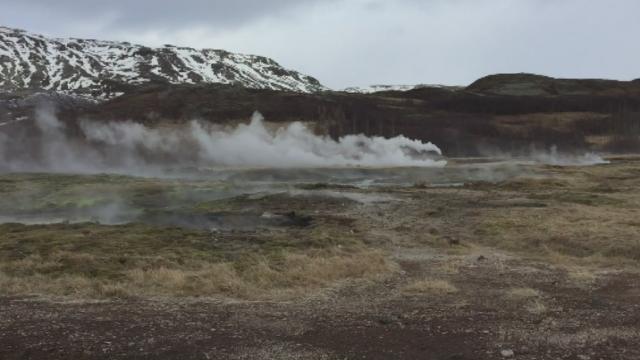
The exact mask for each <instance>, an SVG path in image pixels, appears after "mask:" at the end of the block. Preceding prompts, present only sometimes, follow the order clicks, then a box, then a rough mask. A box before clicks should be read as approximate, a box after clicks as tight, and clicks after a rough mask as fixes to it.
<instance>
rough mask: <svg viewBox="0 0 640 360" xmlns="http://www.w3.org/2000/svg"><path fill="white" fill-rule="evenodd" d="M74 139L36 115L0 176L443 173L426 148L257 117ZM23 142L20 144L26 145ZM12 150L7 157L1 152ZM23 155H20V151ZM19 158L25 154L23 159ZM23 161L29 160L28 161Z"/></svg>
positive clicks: (109, 126)
mask: <svg viewBox="0 0 640 360" xmlns="http://www.w3.org/2000/svg"><path fill="white" fill-rule="evenodd" d="M78 125H79V126H78V129H76V131H75V134H74V135H70V134H71V133H74V131H71V130H70V129H67V128H66V126H65V124H64V123H62V122H60V121H59V120H58V119H57V118H56V117H55V115H54V113H53V111H51V110H46V109H43V110H40V111H38V112H37V115H36V126H37V128H38V129H39V133H40V137H39V139H38V140H37V141H36V142H35V143H34V140H33V139H29V142H30V143H29V144H27V143H24V142H16V141H13V142H11V141H7V139H0V140H2V141H0V151H1V152H0V170H3V169H4V170H5V171H6V170H7V169H8V170H9V171H56V172H85V173H86V172H89V173H95V172H118V173H128V174H153V175H156V174H159V173H161V171H162V170H163V169H167V168H177V167H215V166H238V167H279V168H286V167H336V166H338V167H339V166H367V167H392V166H421V167H434V166H435V167H441V166H444V165H445V164H446V161H444V160H434V157H439V156H440V155H441V152H440V149H439V148H438V147H437V146H435V145H433V144H432V143H429V142H427V143H423V142H421V141H418V140H411V139H408V138H406V137H404V136H397V137H394V138H383V137H366V136H364V135H348V136H345V137H342V138H340V139H338V140H333V139H331V138H329V137H327V136H318V135H315V134H314V133H313V132H312V131H311V130H309V129H308V128H307V127H305V126H304V125H303V124H302V123H299V122H294V123H291V124H290V125H288V126H286V127H281V128H279V129H277V130H273V131H271V130H269V129H267V128H266V127H265V125H264V122H263V118H262V115H260V114H259V113H257V112H256V113H254V115H253V117H252V119H251V123H250V124H248V125H245V124H240V125H238V126H237V127H235V128H224V127H221V126H216V125H210V124H205V123H201V122H198V121H192V122H190V123H189V124H188V125H186V126H174V127H157V128H148V127H146V126H144V125H142V124H139V123H134V122H131V121H125V122H95V121H89V120H82V121H80V122H79V124H78ZM25 141H26V140H25ZM8 147H9V148H11V149H8V150H7V148H8ZM20 147H22V149H21V148H20ZM20 150H24V154H21V152H20ZM27 153H28V154H27Z"/></svg>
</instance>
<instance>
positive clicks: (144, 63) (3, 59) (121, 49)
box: [0, 27, 326, 99]
mask: <svg viewBox="0 0 640 360" xmlns="http://www.w3.org/2000/svg"><path fill="white" fill-rule="evenodd" d="M149 81H161V82H170V83H176V84H178V83H180V84H183V83H188V84H195V83H223V84H238V85H242V86H245V87H249V88H258V89H274V90H288V91H296V92H316V91H321V90H325V89H326V88H325V87H324V86H322V85H321V84H320V83H319V82H318V80H316V79H314V78H312V77H310V76H307V75H303V74H300V73H298V72H296V71H292V70H287V69H284V68H283V67H281V66H280V65H279V64H278V63H276V62H275V61H273V60H272V59H269V58H266V57H263V56H255V55H242V54H234V53H230V52H227V51H224V50H212V49H205V50H197V49H193V48H187V47H175V46H170V45H166V46H165V47H162V48H149V47H145V46H140V45H134V44H130V43H127V42H113V41H100V40H87V39H74V38H71V39H53V38H47V37H44V36H41V35H36V34H31V33H28V32H25V31H23V30H17V29H11V28H6V27H0V90H5V91H14V90H19V89H43V90H51V91H58V92H63V93H68V94H74V95H83V96H90V97H93V98H96V99H106V98H110V97H113V96H116V95H118V94H120V92H121V91H122V89H124V88H125V87H126V86H127V85H137V84H142V83H145V82H149Z"/></svg>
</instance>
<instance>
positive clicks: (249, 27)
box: [0, 0, 640, 88]
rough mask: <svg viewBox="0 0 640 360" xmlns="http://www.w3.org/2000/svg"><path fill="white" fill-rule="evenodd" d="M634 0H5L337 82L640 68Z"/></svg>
mask: <svg viewBox="0 0 640 360" xmlns="http://www.w3.org/2000/svg"><path fill="white" fill-rule="evenodd" d="M639 14H640V1H638V0H224V1H223V0H0V24H2V25H5V26H10V27H18V28H22V29H25V30H29V31H32V32H37V33H42V34H45V35H50V36H58V37H67V36H73V37H86V38H99V39H106V40H126V41H130V42H135V43H141V44H145V45H150V46H162V45H163V44H174V45H182V46H192V47H196V48H204V47H206V48H219V49H226V50H229V51H236V52H243V53H251V54H260V55H265V56H269V57H272V58H274V59H275V60H276V61H278V62H279V63H280V64H282V65H283V66H285V67H287V68H292V69H295V70H298V71H301V72H304V73H307V74H309V75H312V76H314V77H316V78H318V79H319V80H320V81H321V82H322V83H324V84H325V85H327V86H329V87H332V88H343V87H346V86H357V85H369V84H417V83H441V84H450V85H465V84H468V83H470V82H472V81H473V80H475V79H477V78H479V77H482V76H484V75H487V74H492V73H502V72H533V73H540V74H545V75H550V76H557V77H597V78H614V79H621V80H631V79H635V78H639V77H640V45H639V44H640V42H639V40H638V37H639V35H640V21H639V20H638V15H639Z"/></svg>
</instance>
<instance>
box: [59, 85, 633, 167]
mask: <svg viewBox="0 0 640 360" xmlns="http://www.w3.org/2000/svg"><path fill="white" fill-rule="evenodd" d="M58 107H59V116H60V117H61V118H62V119H64V120H66V121H75V120H77V119H80V118H91V119H97V120H105V121H106V120H134V121H139V122H142V123H144V124H146V125H149V126H153V125H157V124H167V123H183V122H186V121H189V120H192V119H200V120H203V121H208V122H213V123H236V122H238V121H246V120H247V119H248V118H249V116H250V115H251V113H252V112H253V111H255V110H258V111H260V112H261V113H262V114H263V115H264V116H265V118H266V119H267V121H271V122H289V121H298V120H299V121H305V122H311V123H313V124H314V126H315V128H316V131H318V132H319V133H324V134H327V135H330V136H332V137H339V136H342V135H345V134H353V133H363V134H366V135H370V136H371V135H379V136H387V137H390V136H396V135H400V134H403V135H405V136H407V137H411V138H418V139H422V140H429V141H432V142H434V143H435V144H437V145H438V146H440V147H441V149H442V150H443V152H444V153H445V154H446V155H447V156H475V155H490V154H497V153H504V152H508V153H511V154H523V153H527V152H529V151H531V149H534V148H535V149H538V150H540V149H545V148H546V149H548V148H549V147H551V146H554V145H555V146H557V147H558V148H559V149H560V150H562V151H584V150H597V151H606V152H637V151H640V140H639V138H640V82H638V81H637V80H636V81H631V82H623V81H612V80H588V79H587V80H572V79H553V78H549V77H544V76H538V75H530V74H511V75H509V74H505V75H492V76H488V77H485V78H482V79H479V80H477V81H476V82H474V83H473V84H471V85H470V86H468V87H467V88H465V89H462V90H458V91H452V90H447V89H441V88H428V87H427V88H418V89H414V90H410V91H406V92H396V91H388V92H379V93H374V94H347V93H342V92H323V93H314V94H303V93H292V92H280V91H273V90H258V89H247V88H243V87H234V86H227V85H166V84H149V85H146V86H142V87H138V88H135V89H132V90H131V91H129V92H128V93H126V94H125V95H123V96H120V97H118V98H115V99H112V100H109V101H106V102H103V103H99V104H95V105H90V106H88V105H86V104H84V103H83V104H82V106H78V105H77V104H76V103H74V102H72V101H66V102H64V101H63V102H62V104H61V105H59V106H58Z"/></svg>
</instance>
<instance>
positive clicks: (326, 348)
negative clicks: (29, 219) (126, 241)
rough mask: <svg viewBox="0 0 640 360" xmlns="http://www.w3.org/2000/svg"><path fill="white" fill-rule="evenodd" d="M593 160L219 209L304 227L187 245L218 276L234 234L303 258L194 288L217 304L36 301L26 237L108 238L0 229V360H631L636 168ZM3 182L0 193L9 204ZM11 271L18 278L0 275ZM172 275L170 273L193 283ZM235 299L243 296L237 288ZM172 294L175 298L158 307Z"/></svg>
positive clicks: (637, 314)
mask: <svg viewBox="0 0 640 360" xmlns="http://www.w3.org/2000/svg"><path fill="white" fill-rule="evenodd" d="M611 160H612V162H611V163H610V164H603V165H596V166H575V167H573V166H571V167H558V166H541V165H531V166H527V167H526V169H525V170H526V171H521V172H518V174H516V175H515V176H509V177H498V178H495V179H491V177H490V176H487V177H486V179H487V181H481V180H478V179H477V178H476V179H474V181H470V182H464V183H463V184H462V183H455V184H454V183H448V184H438V183H435V182H430V181H425V182H416V183H414V184H410V185H408V186H407V185H406V184H404V185H400V184H388V185H384V186H375V187H357V186H345V185H336V184H331V183H322V184H311V185H309V184H306V185H304V186H301V187H297V188H296V190H295V191H289V193H287V194H285V195H283V194H281V193H278V194H271V195H268V196H263V197H260V198H259V199H256V198H255V197H251V196H249V197H246V196H244V197H237V198H234V200H233V201H229V200H225V202H224V208H222V209H221V208H220V207H221V206H222V205H219V204H218V205H215V206H213V207H215V211H222V212H223V213H224V214H227V215H229V214H240V213H242V214H244V215H246V214H262V215H260V218H261V219H264V218H265V216H264V214H281V213H282V212H284V211H287V212H289V214H290V212H294V213H295V214H298V215H296V216H297V217H300V216H309V217H310V218H311V220H310V221H311V222H310V225H309V226H306V223H305V224H304V226H297V222H296V223H295V224H294V225H296V226H291V224H288V223H287V226H281V224H276V225H273V224H271V223H270V224H267V225H269V226H265V227H264V228H263V227H258V228H253V227H252V228H251V229H248V230H247V229H244V230H243V231H240V232H239V231H237V230H233V231H232V230H229V229H222V230H221V231H217V232H215V234H214V235H210V234H208V233H207V234H208V235H207V236H208V237H206V238H205V237H203V238H200V237H198V236H200V235H198V233H193V234H191V233H189V238H190V239H192V241H193V242H194V243H197V244H199V245H198V248H199V249H201V248H202V246H204V245H202V242H201V241H206V239H211V238H212V237H215V239H216V244H217V245H216V246H217V247H216V248H215V249H216V251H218V253H216V256H215V260H212V259H213V258H206V259H205V260H199V261H225V262H226V263H229V264H232V261H235V260H232V259H236V257H237V249H236V248H235V247H234V248H233V249H234V251H233V252H230V251H227V249H228V248H227V247H225V246H227V245H225V244H234V243H238V241H240V240H241V238H245V237H251V239H253V240H252V241H251V242H250V244H253V245H252V246H251V247H250V250H251V251H256V252H261V253H262V254H264V256H265V259H270V256H272V255H271V254H272V251H274V250H273V249H272V248H271V247H268V248H265V246H266V245H264V244H263V243H264V242H269V241H277V243H278V244H279V246H280V247H279V248H278V249H277V251H278V253H281V252H282V248H286V249H288V250H287V251H291V252H292V253H295V254H297V255H296V256H302V255H299V254H305V256H308V258H305V259H307V260H304V261H303V262H304V263H312V262H314V264H316V263H315V262H316V261H317V262H318V263H317V265H316V266H314V267H311V268H305V267H304V264H301V263H300V262H295V261H294V262H287V261H284V262H282V261H279V262H277V263H273V264H271V263H268V265H267V266H268V267H267V268H268V269H269V271H273V272H275V273H277V271H282V272H283V273H288V274H294V275H292V276H287V277H284V276H283V275H273V276H272V277H269V278H268V279H267V278H264V277H255V276H257V275H255V273H253V272H244V273H243V272H240V270H236V271H237V273H236V277H235V278H234V279H235V281H242V284H243V286H244V287H243V289H245V290H246V291H243V292H239V291H235V292H234V291H227V290H226V289H227V288H225V287H219V288H218V287H217V288H213V290H211V289H209V291H214V292H215V291H220V294H219V295H215V294H213V295H212V294H210V293H207V294H204V295H206V296H202V295H203V294H198V289H190V290H189V292H186V290H184V289H185V288H184V286H185V285H184V284H182V282H180V283H179V285H175V286H177V287H176V288H171V289H170V288H167V287H161V286H160V285H158V287H154V288H148V289H147V288H143V287H142V286H143V285H140V286H141V287H140V289H139V290H140V293H141V294H142V293H144V296H136V291H135V290H136V289H135V283H127V286H128V287H126V288H125V290H126V291H124V292H119V293H118V292H116V293H99V292H89V291H80V290H78V291H77V292H62V293H61V292H57V291H53V290H51V289H50V288H47V287H44V286H43V285H42V284H41V283H38V282H36V280H35V279H53V280H55V279H56V277H57V276H58V275H60V274H62V273H60V274H58V273H55V271H62V270H60V269H58V268H54V267H46V271H49V273H46V272H45V270H43V269H45V268H43V267H37V266H36V265H34V264H33V261H31V262H29V263H26V262H25V261H24V259H25V258H28V259H31V260H33V259H34V258H33V257H29V256H35V255H37V256H39V257H40V258H39V259H42V261H43V262H51V261H54V260H52V259H53V257H52V256H53V255H51V256H50V253H51V252H52V251H53V250H52V249H47V248H44V247H43V245H42V244H43V242H41V241H40V239H41V238H43V239H46V238H48V237H51V236H52V235H51V234H52V231H54V232H59V231H66V232H70V233H71V234H73V233H74V231H76V232H82V231H85V234H101V235H100V236H102V237H106V238H108V236H111V235H105V234H107V233H105V232H104V231H107V230H108V229H112V227H113V226H118V225H108V226H111V227H107V225H105V227H104V228H103V227H101V226H98V225H95V224H83V225H74V224H62V225H30V226H28V227H19V229H18V230H16V225H15V224H13V225H12V224H6V225H2V226H3V227H2V230H3V231H4V235H1V234H0V260H1V261H2V266H0V270H2V272H0V274H4V275H3V276H5V279H4V280H3V279H2V277H0V290H2V295H0V358H1V359H95V358H103V359H139V358H148V359H152V358H153V359H443V360H444V359H449V360H454V359H457V360H462V359H468V360H472V359H508V358H515V359H576V360H587V359H592V360H595V359H638V358H640V345H638V344H640V272H639V270H640V267H639V266H638V264H639V261H640V220H639V219H640V191H639V190H640V158H639V157H633V156H627V157H619V158H614V159H611ZM464 163H465V162H463V161H458V162H457V163H456V162H455V161H454V162H453V163H452V166H464ZM488 180H494V181H488ZM12 181H14V180H12V179H4V182H1V183H0V184H4V186H5V188H6V189H9V190H6V191H7V192H9V191H15V189H14V188H12V186H14V183H13V182H12ZM20 181H24V179H21V180H20ZM29 181H32V180H29ZM11 189H13V190H11ZM305 192H312V193H313V194H312V196H308V194H307V193H305ZM142 200H144V201H145V202H147V200H148V199H146V198H144V199H142ZM209 205H211V204H209ZM211 206H212V205H211ZM206 211H213V210H212V207H207V209H206ZM288 216H289V218H287V219H289V220H290V218H292V215H288ZM297 217H295V219H297ZM267 218H269V219H271V217H267ZM153 219H154V221H155V219H157V217H153ZM216 219H218V218H216ZM234 219H235V218H234ZM243 219H244V218H243ZM305 219H306V218H305ZM216 221H218V220H216ZM150 223H151V224H152V225H153V221H151V222H150ZM244 225H246V224H245V223H244V222H243V226H244ZM73 226H79V227H80V228H73ZM89 226H92V227H91V228H89ZM121 226H122V225H121ZM124 226H126V225H124ZM140 226H142V225H140ZM74 229H76V230H74ZM105 229H106V230H105ZM119 229H124V230H127V229H129V228H126V227H125V228H119ZM171 231H175V230H171ZM193 231H196V230H193ZM65 234H67V233H65ZM65 236H68V237H69V238H71V235H65ZM87 236H88V235H87ZM153 236H155V235H153ZM176 236H177V235H176ZM203 236H204V235H203ZM74 239H75V238H74ZM108 239H109V241H112V238H108ZM145 239H146V238H145ZM256 239H266V240H264V241H263V242H260V241H258V240H256ZM331 239H333V240H331ZM330 240H331V241H330ZM56 241H61V240H56ZM70 241H71V240H70ZM73 241H76V240H73ZM145 241H147V240H145ZM326 242H330V243H331V244H329V245H327V244H325V243H326ZM16 244H22V245H21V246H17V245H16ZM25 244H27V245H28V246H27V245H25ZM154 244H155V243H154ZM221 244H222V245H221ZM243 244H244V243H243ZM74 246H75V245H74ZM101 246H104V245H101ZM123 246H125V245H118V246H113V247H101V248H100V251H101V252H108V251H112V252H114V251H115V252H117V251H119V250H117V249H124V247H123ZM154 246H155V245H154ZM228 246H231V245H228ZM307 247H310V248H311V247H312V248H314V249H315V250H314V252H313V253H311V252H309V250H308V249H306V248H307ZM158 249H161V250H158ZM162 249H165V247H164V245H163V247H158V248H153V251H154V252H158V253H162V251H164V250H162ZM205 249H206V248H205ZM229 249H230V248H229ZM84 251H86V253H87V254H92V253H91V250H90V249H89V250H84ZM127 251H132V250H131V249H129V250H127ZM181 251H182V250H181ZM317 251H319V252H320V253H322V254H324V252H329V253H330V254H331V255H330V256H328V255H327V256H325V255H317V254H318V252H317ZM370 251H375V252H377V253H380V254H383V256H384V259H385V260H384V266H383V265H376V266H373V265H371V264H370V265H371V266H370V267H363V266H362V264H360V263H357V262H350V261H347V262H345V261H342V262H339V264H341V265H340V266H342V268H341V270H340V271H337V272H329V271H328V270H327V268H331V267H335V266H336V265H335V264H334V263H333V262H330V261H329V260H326V259H331V261H338V260H339V259H342V257H343V256H347V254H350V255H348V256H350V257H349V258H351V257H357V256H358V254H361V253H364V252H370ZM25 252H31V253H29V254H26V253H25ZM181 253H185V254H187V253H186V252H181ZM119 255H122V254H119ZM56 256H59V255H56ZM92 256H97V255H95V254H93V255H92ZM158 256H161V255H158ZM162 256H164V255H162ZM166 256H167V258H168V256H169V255H166ZM199 256H201V255H199ZM286 258H287V257H286V255H285V259H286ZM56 259H59V258H56ZM92 259H93V258H92ZM100 259H101V260H100V261H106V260H104V259H108V257H106V255H105V256H104V257H100ZM220 259H222V260H220ZM322 259H325V260H322ZM367 259H369V258H367ZM371 259H375V257H372V258H371ZM165 260H166V259H165ZM20 261H22V262H20ZM56 261H58V260H56ZM60 261H61V260H60ZM65 261H66V260H65ZM181 261H182V260H181ZM243 261H246V260H243ZM323 261H324V262H323ZM372 261H377V260H372ZM97 263H98V262H96V263H94V262H88V263H86V264H85V265H83V266H95V264H97ZM16 264H20V266H23V267H24V269H23V270H24V272H18V271H14V270H16V269H15V266H16ZM87 264H89V265H87ZM138 264H142V265H140V266H144V267H149V266H152V265H150V264H151V263H141V262H138ZM167 264H169V265H171V264H172V263H166V264H165V265H163V266H169V265H167ZM198 264H200V263H198ZM323 264H324V265H323ZM103 265H104V264H103ZM245 265H246V264H245ZM245 265H243V266H245ZM171 266H174V265H171ZM180 266H183V265H182V263H180ZM180 266H178V265H175V270H176V271H177V270H180V271H195V270H193V269H194V268H193V267H180ZM193 266H195V265H193ZM198 266H200V265H198ZM278 266H280V267H281V268H279V267H278ZM52 269H53V270H52ZM70 269H71V270H70ZM100 269H104V271H105V274H106V275H104V278H99V281H100V282H101V284H105V282H106V281H124V280H122V279H125V278H126V276H125V275H123V274H120V273H118V272H117V271H116V270H114V269H113V268H112V267H107V266H106V265H105V266H104V267H101V268H100ZM236 269H237V267H236ZM278 269H280V270H278ZM362 269H366V270H362ZM134 270H135V269H134ZM64 271H66V273H65V276H66V275H69V274H70V273H69V271H76V268H75V267H74V268H65V269H64ZM77 271H80V270H77ZM82 271H86V269H84V268H83V269H82ZM100 271H102V270H100ZM132 271H133V270H132ZM296 271H297V272H296ZM310 272H312V273H313V272H316V273H317V274H316V277H315V278H314V277H313V276H311V275H310V274H309V273H310ZM369 272H375V274H370V273H369ZM51 274H53V275H51ZM74 274H75V273H74ZM78 274H80V273H78ZM100 274H101V273H100ZM249 274H251V277H249ZM54 275H55V276H54ZM76 275H77V274H76ZM94 275H95V274H94ZM45 276H52V277H51V278H47V277H45ZM60 276H61V275H60ZM74 276H75V275H74ZM95 276H97V275H95ZM188 276H191V275H188ZM188 276H187V277H186V279H190V278H189V277H188ZM202 276H204V275H202ZM207 276H209V275H207ZM7 279H8V280H7ZM112 279H116V280H112ZM181 279H182V278H181ZM53 280H52V281H53ZM267 280H269V281H270V282H268V283H265V281H267ZM16 281H18V282H19V281H23V282H27V281H33V283H32V285H33V286H31V287H22V286H16ZM96 281H97V280H96ZM181 281H184V280H181ZM187 282H188V280H187ZM82 284H84V283H82ZM87 286H90V283H87ZM251 286H253V287H256V288H258V289H259V290H260V291H256V292H250V291H248V290H247V289H249V288H250V287H251ZM268 286H274V287H276V288H277V291H276V292H275V293H273V292H268V291H267V290H266V287H268ZM25 289H28V291H27V290H25ZM172 289H180V291H178V292H176V293H175V294H173V295H172V293H171V292H170V290H172ZM67 290H68V289H67ZM67 290H65V291H67ZM143 290H144V291H143ZM199 295H200V296H199Z"/></svg>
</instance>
